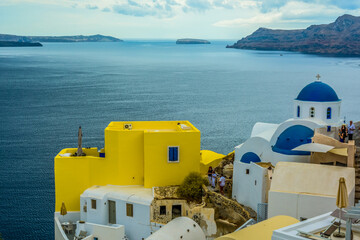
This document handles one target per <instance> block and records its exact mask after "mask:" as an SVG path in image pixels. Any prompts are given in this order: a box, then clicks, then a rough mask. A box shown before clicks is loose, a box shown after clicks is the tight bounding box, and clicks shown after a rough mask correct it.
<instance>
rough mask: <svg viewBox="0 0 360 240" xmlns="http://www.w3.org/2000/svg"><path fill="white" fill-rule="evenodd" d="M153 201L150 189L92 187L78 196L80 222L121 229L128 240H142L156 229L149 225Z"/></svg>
mask: <svg viewBox="0 0 360 240" xmlns="http://www.w3.org/2000/svg"><path fill="white" fill-rule="evenodd" d="M153 199H154V197H153V193H152V189H148V188H144V187H143V186H113V185H106V186H94V187H91V188H88V189H87V190H85V191H84V193H83V194H82V195H81V196H80V220H81V221H84V222H86V224H87V223H91V224H98V225H104V226H117V225H123V226H124V228H125V235H126V237H127V238H128V239H130V240H136V239H139V240H141V239H145V238H147V237H148V236H150V235H151V234H152V233H153V232H155V231H156V230H158V229H159V227H160V226H159V225H156V224H155V223H152V222H150V219H151V218H150V214H151V206H150V205H151V203H152V201H153ZM77 231H78V230H77ZM92 235H94V234H92ZM94 237H98V239H107V238H104V236H94Z"/></svg>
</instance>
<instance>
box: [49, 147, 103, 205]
mask: <svg viewBox="0 0 360 240" xmlns="http://www.w3.org/2000/svg"><path fill="white" fill-rule="evenodd" d="M76 150H77V149H75V148H73V149H64V150H62V151H61V152H60V153H59V154H64V153H68V152H70V153H74V152H76ZM92 150H95V152H97V149H96V148H93V149H92ZM84 152H85V153H87V154H88V156H85V157H60V156H59V155H57V156H56V157H55V162H54V168H55V170H54V174H55V200H56V201H55V211H60V209H61V204H62V202H64V203H65V206H66V208H67V210H68V211H79V210H80V194H82V193H83V191H84V190H85V189H87V188H89V187H91V186H93V185H94V183H93V182H96V180H97V179H96V176H92V175H91V173H92V167H91V165H93V164H92V162H98V163H99V164H98V165H101V163H103V162H104V160H105V159H104V158H98V157H95V156H94V154H91V153H89V151H86V150H85V149H84Z"/></svg>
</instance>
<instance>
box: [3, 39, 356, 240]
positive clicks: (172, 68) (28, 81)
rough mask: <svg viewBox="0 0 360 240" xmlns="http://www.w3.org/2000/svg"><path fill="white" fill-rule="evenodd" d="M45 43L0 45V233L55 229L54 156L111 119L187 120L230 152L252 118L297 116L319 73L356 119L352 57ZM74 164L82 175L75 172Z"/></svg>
mask: <svg viewBox="0 0 360 240" xmlns="http://www.w3.org/2000/svg"><path fill="white" fill-rule="evenodd" d="M211 42H212V44H209V45H176V44H175V40H127V41H125V42H112V43H44V44H43V45H44V46H43V47H41V48H0V116H1V117H0V119H1V120H0V121H1V122H0V233H1V234H2V238H3V239H4V240H12V239H16V240H21V239H54V223H53V212H54V202H55V197H54V187H55V186H54V156H55V155H56V154H57V153H58V152H59V151H60V150H61V149H63V148H69V147H77V131H78V128H79V126H81V127H82V130H83V146H84V147H99V148H101V147H103V146H104V129H105V128H106V126H107V125H108V124H109V123H110V122H111V121H144V120H149V121H150V120H189V121H190V122H191V123H193V124H194V125H195V126H196V127H197V128H198V129H199V130H200V131H201V148H202V149H209V150H213V151H216V152H219V153H223V154H227V153H229V152H231V151H233V150H234V147H235V146H236V145H238V144H240V143H242V142H244V141H245V140H246V139H247V138H248V137H249V136H250V133H251V129H252V127H253V126H254V124H255V123H256V122H269V123H280V122H282V121H284V120H286V119H288V118H291V117H292V116H293V100H294V99H295V98H296V96H297V94H298V93H299V92H300V90H301V89H302V88H303V87H304V86H306V85H307V84H309V83H311V82H312V81H315V80H316V79H315V76H316V75H317V74H320V75H321V80H322V81H323V82H325V83H327V84H329V85H331V86H332V87H333V88H334V89H335V90H336V92H337V94H338V96H339V97H340V98H341V99H342V113H341V115H342V116H343V117H344V118H345V119H346V121H349V120H354V121H359V120H360V107H359V106H360V94H359V93H360V58H343V57H325V56H319V55H308V54H301V53H292V52H279V51H254V50H239V49H227V48H225V46H226V45H227V44H232V43H234V42H235V40H222V41H220V40H214V41H211ZM79 174H81V173H79Z"/></svg>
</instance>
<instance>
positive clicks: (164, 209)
mask: <svg viewBox="0 0 360 240" xmlns="http://www.w3.org/2000/svg"><path fill="white" fill-rule="evenodd" d="M160 215H166V206H160Z"/></svg>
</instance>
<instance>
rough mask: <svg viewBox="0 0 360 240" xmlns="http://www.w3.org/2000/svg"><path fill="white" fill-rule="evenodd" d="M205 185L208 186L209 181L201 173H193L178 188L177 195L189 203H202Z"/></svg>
mask: <svg viewBox="0 0 360 240" xmlns="http://www.w3.org/2000/svg"><path fill="white" fill-rule="evenodd" d="M203 184H205V185H206V184H207V180H206V179H205V178H203V177H202V176H201V174H200V173H197V172H191V173H190V174H189V175H188V176H187V177H186V178H185V179H184V181H183V182H182V184H181V185H180V187H179V188H178V190H177V195H178V196H179V197H181V198H184V199H186V200H188V201H196V202H201V197H202V193H203V191H202V185H203Z"/></svg>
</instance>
